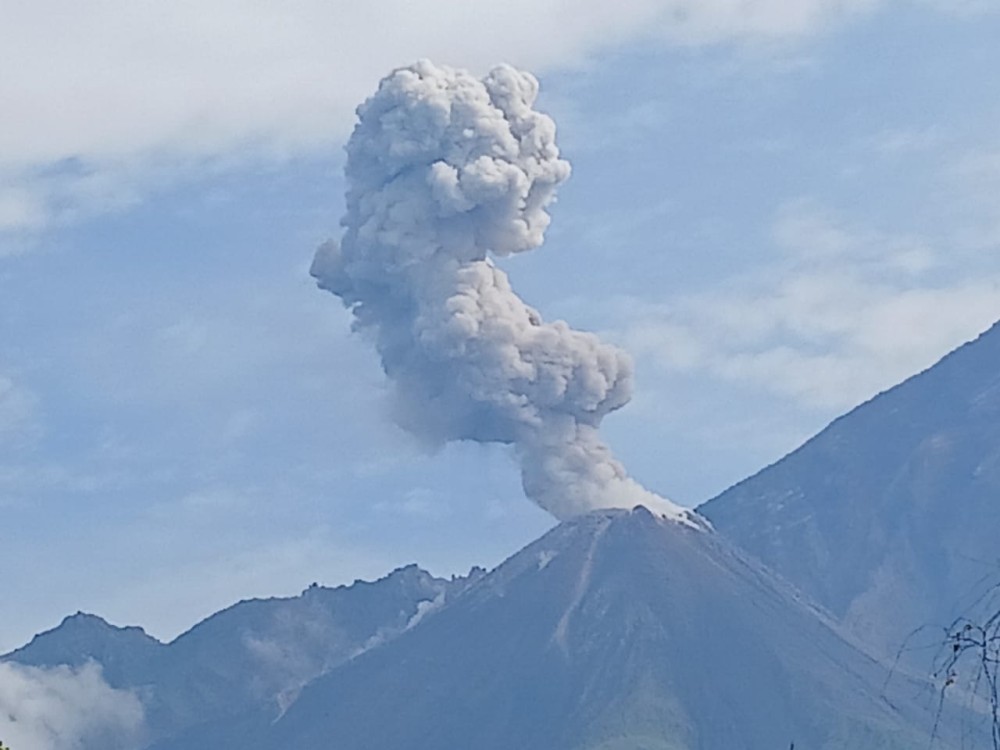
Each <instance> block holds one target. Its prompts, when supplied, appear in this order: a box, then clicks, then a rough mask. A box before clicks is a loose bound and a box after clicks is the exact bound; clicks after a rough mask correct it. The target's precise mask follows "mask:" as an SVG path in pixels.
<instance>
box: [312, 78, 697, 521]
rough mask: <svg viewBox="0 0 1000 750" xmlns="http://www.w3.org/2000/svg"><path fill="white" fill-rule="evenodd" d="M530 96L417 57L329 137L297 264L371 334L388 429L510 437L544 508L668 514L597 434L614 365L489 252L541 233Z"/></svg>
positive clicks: (542, 176) (532, 85)
mask: <svg viewBox="0 0 1000 750" xmlns="http://www.w3.org/2000/svg"><path fill="white" fill-rule="evenodd" d="M537 93H538V82H537V81H536V80H535V79H534V78H533V77H532V76H531V75H529V74H527V73H522V72H520V71H517V70H515V69H513V68H511V67H509V66H500V67H497V68H495V69H494V70H493V71H491V72H490V73H489V74H488V75H487V76H486V77H485V78H483V79H482V80H480V79H477V78H475V77H474V76H472V75H470V74H468V73H465V72H462V71H457V70H451V69H449V68H444V67H437V66H435V65H433V64H431V63H430V62H426V61H422V62H418V63H416V64H415V65H413V66H411V67H408V68H403V69H400V70H397V71H395V72H394V73H392V74H391V75H389V76H388V77H387V78H385V79H384V80H383V81H382V82H381V84H380V85H379V88H378V91H377V92H376V93H375V95H374V96H372V97H371V98H369V99H368V100H367V101H366V102H365V103H364V104H362V105H361V106H360V107H359V108H358V116H359V122H358V124H357V126H356V127H355V129H354V133H353V135H352V136H351V138H350V140H349V142H348V144H347V154H348V159H347V167H346V174H347V180H348V192H347V214H346V215H345V217H344V219H343V220H342V225H343V226H344V228H345V231H344V236H343V239H342V241H341V242H340V243H339V244H338V243H335V242H333V241H331V242H328V243H326V244H324V245H323V246H322V247H320V248H319V250H318V251H317V253H316V258H315V260H314V262H313V266H312V274H313V276H315V277H316V279H317V280H318V282H319V285H320V286H321V287H322V288H324V289H327V290H329V291H331V292H333V293H334V294H335V295H337V296H338V297H340V298H341V299H342V300H343V302H344V304H345V305H346V306H347V307H348V308H350V309H351V310H352V311H353V313H354V318H355V323H354V325H355V329H356V330H359V331H362V332H365V333H367V334H369V335H371V336H372V338H373V339H374V342H375V345H376V347H377V349H378V352H379V354H380V355H381V358H382V364H383V367H384V368H385V372H386V374H387V375H388V376H389V377H390V378H391V380H392V382H393V383H394V384H395V392H396V396H397V404H396V406H397V414H396V416H397V419H398V421H399V423H400V424H401V425H402V426H403V427H404V428H405V429H407V430H409V431H411V432H413V433H414V434H416V435H418V436H420V437H422V438H424V439H426V440H429V441H433V442H435V443H443V442H445V441H450V440H475V441H481V442H499V443H509V444H513V445H514V446H515V449H516V452H517V456H518V458H519V460H520V463H521V473H522V478H523V483H524V489H525V492H526V493H527V495H528V496H529V497H530V498H531V499H532V500H534V501H535V502H537V503H538V504H539V505H540V506H542V507H543V508H545V509H546V510H548V511H549V512H550V513H552V514H553V515H554V516H556V517H557V518H560V519H565V518H569V517H572V516H575V515H578V514H580V513H585V512H588V511H591V510H594V509H597V508H607V507H632V506H635V505H637V504H646V505H650V506H653V507H654V508H656V509H657V510H660V511H661V512H667V513H670V514H671V515H677V514H680V513H681V511H680V510H679V509H678V508H677V507H676V506H674V505H673V504H672V503H669V502H668V501H665V500H663V499H662V498H659V497H657V496H656V495H654V494H652V493H651V492H649V491H648V490H646V489H644V488H643V487H641V486H640V485H639V484H638V483H636V482H635V481H634V480H633V479H631V478H629V476H628V475H627V474H626V473H625V470H624V469H623V468H622V465H621V464H620V463H619V462H618V461H617V460H615V458H614V456H613V455H612V454H611V451H610V450H609V449H608V447H607V445H605V443H604V442H603V441H602V440H601V438H600V435H599V434H598V427H599V426H600V423H601V420H602V419H603V418H604V417H605V416H606V415H607V414H608V413H610V412H612V411H614V410H615V409H618V408H620V407H622V406H623V405H625V403H627V402H628V400H629V398H630V396H631V391H632V364H631V361H630V359H629V358H628V357H627V356H626V355H625V354H624V353H623V352H621V351H619V350H618V349H616V348H614V347H612V346H609V345H607V344H605V343H602V342H601V341H600V340H599V339H598V338H597V337H596V336H594V335H593V334H590V333H584V332H581V331H574V330H573V329H571V328H570V327H569V326H568V325H566V323H563V322H562V321H556V322H554V323H544V322H542V319H541V316H540V315H539V314H538V312H536V311H535V310H533V309H532V308H530V307H528V306H527V305H526V304H525V303H524V302H523V301H522V300H521V299H520V298H519V297H518V296H517V295H516V294H515V293H514V292H513V291H512V290H511V287H510V283H509V281H508V279H507V275H506V274H505V273H504V272H503V271H501V270H500V269H499V268H497V267H496V266H495V265H494V264H493V262H492V260H491V257H504V256H508V255H513V254H515V253H522V252H525V251H527V250H531V249H533V248H536V247H538V246H539V245H541V244H542V239H543V233H544V231H545V229H546V227H547V226H548V224H549V215H548V213H547V212H546V208H547V206H548V205H549V203H551V202H552V200H553V198H554V197H555V191H556V188H557V187H558V185H559V184H560V183H562V182H563V181H564V180H565V179H566V178H567V177H568V176H569V173H570V168H569V164H568V163H567V162H566V161H564V160H562V159H560V158H559V150H558V149H557V148H556V144H555V125H554V123H553V122H552V120H551V119H550V118H549V117H547V116H546V115H544V114H541V113H539V112H536V111H535V110H534V109H533V108H532V105H533V104H534V101H535V97H536V95H537Z"/></svg>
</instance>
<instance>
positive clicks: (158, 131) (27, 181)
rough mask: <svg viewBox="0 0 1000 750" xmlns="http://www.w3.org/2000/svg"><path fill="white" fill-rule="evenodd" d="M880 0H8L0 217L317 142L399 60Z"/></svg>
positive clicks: (1, 41)
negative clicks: (11, 0)
mask: <svg viewBox="0 0 1000 750" xmlns="http://www.w3.org/2000/svg"><path fill="white" fill-rule="evenodd" d="M880 2H881V0H620V1H619V2H616V3H607V2H597V1H596V0H585V1H582V2H581V1H580V0H575V1H574V2H569V0H510V1H509V2H506V3H493V4H483V3H470V2H467V0H435V1H434V2H427V3H412V2H408V1H407V0H380V1H379V2H362V3H343V2H341V3H331V2H327V1H325V0H306V1H305V2H299V3H295V4H294V6H290V5H289V4H287V3H277V2H261V3H252V4H247V3H242V2H237V0H201V1H200V2H194V0H183V1H182V2H173V3H159V4H148V3H134V2H127V0H103V1H102V2H98V3H74V2H68V1H67V0H41V1H40V2H33V3H21V4H17V5H16V6H14V7H10V8H7V9H6V10H5V17H4V23H3V24H2V26H0V49H2V50H3V51H4V52H3V55H4V62H3V64H4V69H5V70H6V71H7V72H8V73H9V74H8V75H5V76H3V77H2V78H0V101H3V102H4V127H3V129H2V130H0V230H3V229H8V230H10V229H19V230H23V229H33V228H38V227H40V226H43V225H46V224H48V223H51V222H53V221H55V222H58V221H65V220H67V219H72V218H73V217H75V216H77V215H79V214H80V213H81V212H82V213H83V214H87V213H92V212H95V211H102V210H108V209H114V208H116V207H121V206H122V205H129V204H130V203H132V202H134V201H135V200H136V199H137V197H138V196H139V195H141V194H142V193H143V192H144V191H145V190H148V189H149V188H150V184H149V183H150V182H156V180H157V179H169V177H165V175H169V174H170V173H176V172H177V171H181V172H183V171H184V169H185V167H184V165H185V164H187V165H188V166H189V167H191V166H196V165H198V166H204V161H205V160H219V159H222V160H226V159H230V158H235V155H236V154H240V155H241V156H246V155H253V156H255V157H258V158H259V157H263V156H270V157H281V156H284V155H288V154H296V153H303V152H306V153H307V152H313V151H316V150H330V149H332V148H333V147H335V145H336V144H337V143H338V142H339V140H340V139H341V138H342V137H343V136H344V135H345V134H346V132H347V130H348V128H349V127H350V124H351V120H352V113H353V110H354V107H355V106H356V105H357V104H358V102H360V101H361V100H362V98H363V97H364V96H366V95H367V94H368V93H369V92H370V91H371V90H372V88H373V86H374V84H375V82H376V81H377V80H378V79H379V78H380V77H381V76H382V75H384V74H385V73H386V72H388V71H389V70H390V69H391V68H393V67H396V66H399V65H401V64H406V63H409V62H411V61H412V60H413V59H415V58H419V57H431V58H435V59H439V60H440V61H442V62H446V63H450V64H456V65H461V66H465V67H469V68H472V69H474V70H479V71H481V70H483V69H484V68H486V67H487V66H490V65H492V64H494V63H496V62H499V61H510V62H513V63H515V64H517V65H521V66H526V67H528V68H532V69H535V70H542V71H544V70H548V69H552V68H554V67H564V66H567V65H575V64H579V63H581V62H582V61H584V60H585V58H586V57H587V56H588V55H590V54H591V53H593V52H595V51H597V50H599V49H602V48H608V47H612V46H614V45H616V44H620V43H621V42H623V41H625V40H628V39H635V38H638V37H645V38H649V39H656V38H659V39H661V40H663V41H666V42H668V43H673V44H682V45H692V44H695V45H696V44H711V43H718V42H722V41H727V40H745V39H768V40H769V39H786V38H795V37H801V36H803V35H806V34H809V33H811V32H814V31H816V30H817V29H821V28H823V27H825V26H826V25H827V24H829V23H831V22H833V21H835V20H836V19H839V18H843V17H846V16H850V15H852V14H855V13H858V12H861V11H866V10H869V9H870V8H872V7H875V6H876V5H878V4H880ZM151 175H159V176H158V177H156V176H152V177H151Z"/></svg>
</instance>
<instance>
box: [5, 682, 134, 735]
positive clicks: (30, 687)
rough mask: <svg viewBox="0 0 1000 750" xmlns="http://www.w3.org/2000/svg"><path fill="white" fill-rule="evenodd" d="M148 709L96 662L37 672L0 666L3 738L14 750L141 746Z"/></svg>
mask: <svg viewBox="0 0 1000 750" xmlns="http://www.w3.org/2000/svg"><path fill="white" fill-rule="evenodd" d="M142 723H143V714H142V706H141V705H140V703H139V700H138V698H136V697H135V696H134V695H132V694H131V693H128V692H124V691H121V690H114V689H112V688H111V687H110V686H109V685H108V684H107V683H106V682H105V681H104V678H103V677H102V676H101V670H100V667H98V666H97V665H95V664H93V663H90V664H87V665H86V666H84V667H82V668H80V669H78V670H73V669H70V668H68V667H57V668H53V669H37V668H34V667H24V666H20V665H17V664H0V740H2V741H3V743H4V744H5V745H8V746H10V747H11V748H13V749H14V750H78V749H79V748H84V747H100V748H103V749H106V750H128V748H134V747H138V745H139V738H140V734H141V730H142Z"/></svg>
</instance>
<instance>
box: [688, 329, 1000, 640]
mask: <svg viewBox="0 0 1000 750" xmlns="http://www.w3.org/2000/svg"><path fill="white" fill-rule="evenodd" d="M699 511H700V512H701V513H702V514H703V515H705V516H706V517H707V518H709V519H710V520H711V521H712V523H713V524H714V525H715V527H716V528H717V529H718V530H719V531H720V532H722V533H723V534H724V535H726V536H727V537H729V538H730V539H731V540H733V541H734V542H736V543H737V544H738V545H740V546H741V547H743V548H744V549H746V550H748V551H749V552H751V553H753V554H754V555H756V556H757V557H758V558H760V559H761V560H763V561H764V562H765V563H766V564H767V565H768V566H770V567H771V568H772V569H774V570H776V571H778V572H779V573H781V574H782V575H784V576H786V577H787V578H789V579H790V580H791V581H793V582H794V583H796V584H797V585H798V586H799V587H800V588H801V589H802V590H803V591H805V592H807V593H808V594H809V595H810V596H812V597H814V598H815V599H816V600H817V601H819V602H820V603H822V604H823V605H824V606H826V607H827V608H828V609H829V610H830V611H831V612H833V613H834V614H835V615H836V616H837V617H839V618H841V619H842V620H843V622H844V623H845V624H847V625H848V626H849V627H850V628H851V629H852V630H854V631H855V632H856V633H858V634H859V635H860V636H862V637H863V638H865V639H866V640H868V641H870V642H872V643H874V644H877V645H878V646H879V647H881V648H882V649H884V650H886V651H888V652H895V651H896V650H897V649H898V648H899V647H900V646H901V645H902V644H903V642H904V640H905V639H906V638H907V636H908V634H909V633H910V632H911V631H913V630H914V629H915V628H918V627H920V626H923V625H929V624H931V625H934V624H937V625H945V624H947V623H949V622H950V621H951V620H952V619H953V618H954V617H955V616H956V615H958V614H959V613H961V612H962V611H963V610H964V609H965V608H966V607H968V606H969V604H970V603H971V602H973V601H974V600H975V598H976V595H977V593H978V592H980V591H981V590H982V589H983V584H984V583H985V582H987V581H990V582H992V581H996V580H1000V547H998V545H997V540H998V539H1000V324H998V325H997V326H994V327H993V328H992V329H990V330H989V331H987V332H986V333H984V334H983V335H982V336H980V337H979V338H978V339H977V340H976V341H974V342H972V343H969V344H966V345H965V346H963V347H961V348H960V349H958V350H956V351H955V352H953V353H951V354H949V355H948V356H947V357H945V358H944V359H943V360H942V361H941V362H939V363H938V364H937V365H935V366H934V367H932V368H931V369H929V370H927V371H925V372H923V373H921V374H919V375H917V376H915V377H913V378H911V379H909V380H907V381H906V382H904V383H902V384H901V385H899V386H897V387H895V388H893V389H891V390H889V391H887V392H885V393H882V394H880V395H879V396H877V397H876V398H874V399H872V400H871V401H869V402H868V403H866V404H863V405H862V406H860V407H858V408H857V409H855V410H854V411H852V412H851V413H850V414H848V415H846V416H844V417H842V418H840V419H838V420H837V421H835V422H834V423H833V424H831V425H830V426H829V427H828V428H826V429H825V430H823V431H822V432H821V433H820V434H818V435H817V436H816V437H814V438H813V439H812V440H810V441H809V442H807V443H806V444H805V445H803V446H802V447H801V448H799V449H798V450H797V451H795V452H794V453H792V454H791V455H789V456H787V457H786V458H784V459H782V460H781V461H779V462H778V463H776V464H774V465H773V466H770V467H768V468H766V469H764V470H763V471H761V472H760V473H758V474H757V475H755V476H753V477H751V478H749V479H747V480H745V481H743V482H741V483H740V484H738V485H736V486H735V487H733V488H731V489H729V490H728V491H726V492H724V493H723V494H722V495H720V496H719V497H717V498H715V499H713V500H711V501H709V502H708V503H706V504H705V505H703V506H702V507H701V508H700V509H699Z"/></svg>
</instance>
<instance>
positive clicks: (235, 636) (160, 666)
mask: <svg viewBox="0 0 1000 750" xmlns="http://www.w3.org/2000/svg"><path fill="white" fill-rule="evenodd" d="M476 575H478V573H474V575H473V576H472V578H470V579H464V578H463V579H457V580H454V581H447V580H443V579H439V578H434V577H433V576H431V575H430V574H429V573H427V572H426V571H423V570H421V569H419V568H417V567H416V566H409V567H406V568H402V569H400V570H397V571H394V572H393V573H391V574H389V575H388V576H386V577H385V578H383V579H381V580H379V581H376V582H374V583H366V582H363V581H358V582H356V583H354V584H353V585H351V586H341V587H338V588H325V587H322V586H315V585H314V586H312V587H310V588H308V589H306V590H305V591H304V592H303V593H302V594H301V595H300V596H297V597H291V598H276V599H254V600H250V601H244V602H240V603H239V604H236V605H234V606H232V607H229V608H228V609H225V610H223V611H221V612H219V613H217V614H215V615H213V616H211V617H209V618H208V619H207V620H205V621H203V622H201V623H200V624H198V625H196V626H195V627H194V628H192V629H191V630H189V631H188V632H186V633H184V634H183V635H181V636H180V637H178V638H177V639H176V640H174V641H173V642H171V643H169V644H163V643H160V642H159V641H157V640H156V639H154V638H152V637H150V636H148V635H146V633H144V632H143V631H142V629H140V628H134V627H130V628H118V627H114V626H112V625H109V624H108V623H107V622H105V621H104V620H102V619H101V618H99V617H96V616H94V615H87V614H82V613H79V614H77V615H74V616H72V617H67V618H66V619H65V620H64V621H63V622H62V624H61V625H59V627H57V628H55V629H53V630H50V631H47V632H45V633H42V634H40V635H37V636H35V638H34V639H33V640H32V641H31V643H29V644H28V645H26V646H24V647H23V648H20V649H18V650H16V651H14V652H12V653H10V654H7V655H6V656H4V657H2V659H3V660H5V661H13V662H18V663H20V664H26V665H31V666H40V667H49V666H56V665H60V664H66V665H70V666H79V665H81V664H83V663H85V662H87V661H95V662H97V663H98V664H100V665H101V666H102V667H103V671H104V676H105V679H106V680H107V681H108V683H109V684H110V685H111V686H112V687H115V688H126V689H132V690H135V691H136V692H137V694H138V695H139V696H140V698H141V700H142V702H143V705H144V707H145V711H146V719H147V725H148V728H149V731H150V737H151V738H152V739H157V738H164V737H170V736H173V735H176V734H178V733H179V732H181V731H183V730H186V729H193V728H203V727H202V725H206V724H214V723H217V722H224V721H229V720H232V719H233V718H234V717H239V716H244V715H249V716H254V717H256V716H261V717H264V719H266V720H271V719H273V718H274V717H276V716H278V715H279V714H280V713H281V711H282V710H283V709H284V708H285V707H286V706H287V705H288V704H289V703H290V702H291V701H293V700H294V698H295V696H296V695H297V691H298V690H299V689H300V688H301V687H302V686H303V685H304V684H306V683H307V682H309V681H310V680H311V679H313V678H315V677H316V676H318V675H320V674H323V673H324V672H326V671H328V670H329V669H331V668H333V667H335V666H337V665H338V664H340V663H342V662H344V661H346V660H348V659H350V658H352V657H353V656H356V655H357V654H359V653H361V652H363V651H364V650H365V649H368V648H372V647H375V646H377V645H379V644H381V643H382V642H384V641H386V640H389V639H391V638H393V637H395V636H396V635H398V634H399V633H401V632H403V631H405V630H406V628H407V627H408V626H410V625H412V624H413V623H415V622H416V621H418V620H419V618H420V617H421V616H422V615H423V614H424V613H425V611H426V610H427V609H428V608H432V607H434V606H439V605H440V604H441V603H443V601H444V599H445V598H446V596H447V594H448V592H449V591H457V590H459V589H461V588H462V587H464V586H465V585H467V584H468V582H469V581H470V580H473V579H474V578H475V577H476ZM199 731H201V729H199Z"/></svg>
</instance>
